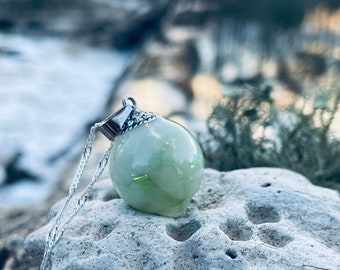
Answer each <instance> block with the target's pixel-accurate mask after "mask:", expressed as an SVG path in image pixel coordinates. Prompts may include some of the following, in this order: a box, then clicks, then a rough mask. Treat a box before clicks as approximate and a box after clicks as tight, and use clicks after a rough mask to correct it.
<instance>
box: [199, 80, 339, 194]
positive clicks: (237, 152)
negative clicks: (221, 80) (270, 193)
mask: <svg viewBox="0 0 340 270" xmlns="http://www.w3.org/2000/svg"><path fill="white" fill-rule="evenodd" d="M271 90H272V89H271V88H270V87H262V88H261V89H253V90H252V91H250V92H247V93H240V94H234V95H232V96H229V97H225V98H224V99H223V100H222V101H221V102H220V103H219V104H218V105H217V106H216V107H215V108H214V110H213V113H212V114H211V116H210V117H209V118H208V120H207V125H208V134H209V135H208V137H207V138H206V137H205V138H203V137H204V136H202V135H201V136H200V137H199V138H200V142H201V145H202V148H203V151H204V154H205V159H206V164H207V166H208V167H212V168H215V169H218V170H223V171H229V170H234V169H241V168H249V167H260V166H268V167H281V168H287V169H290V170H293V171H296V172H299V173H301V174H303V175H305V176H306V177H307V178H308V179H310V180H311V181H312V182H313V183H314V184H317V185H321V186H326V187H330V188H334V189H337V190H338V191H340V141H339V138H336V137H335V136H331V135H332V134H331V133H330V129H331V127H332V125H334V124H335V123H334V117H335V115H336V113H337V112H338V110H339V103H340V89H339V88H336V89H332V90H327V91H320V93H319V94H315V95H314V96H312V97H302V98H300V99H297V100H296V101H294V103H292V104H290V105H289V106H288V107H286V108H285V109H284V110H282V109H278V108H277V107H276V106H275V102H274V101H273V99H272V98H271Z"/></svg>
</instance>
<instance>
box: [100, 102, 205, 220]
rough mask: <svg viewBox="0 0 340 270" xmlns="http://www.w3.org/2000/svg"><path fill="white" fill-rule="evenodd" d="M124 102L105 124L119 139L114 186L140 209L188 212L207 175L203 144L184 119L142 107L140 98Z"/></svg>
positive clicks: (105, 130) (114, 152) (115, 148)
mask: <svg viewBox="0 0 340 270" xmlns="http://www.w3.org/2000/svg"><path fill="white" fill-rule="evenodd" d="M128 100H130V101H132V102H133V105H132V106H130V105H128V104H127V102H126V101H128ZM123 105H124V107H123V108H122V109H120V110H119V111H118V112H117V113H116V114H114V115H113V116H111V117H110V118H108V119H107V120H105V125H106V127H105V126H103V127H101V129H102V132H103V133H104V134H105V135H106V136H107V137H108V138H110V139H111V140H113V141H114V144H113V147H112V151H111V156H110V175H111V178H112V182H113V185H114V187H115V188H116V190H117V192H118V193H119V195H120V196H121V198H122V199H123V200H124V201H125V202H126V203H127V204H128V205H130V206H131V207H133V208H135V209H137V210H140V211H143V212H147V213H152V214H157V215H162V216H168V217H180V216H183V215H184V214H185V212H186V209H187V207H188V204H189V202H190V200H191V198H192V197H193V196H194V194H195V193H196V191H197V190H198V189H199V186H200V183H201V179H202V175H203V169H204V159H203V154H202V151H201V148H200V146H199V145H198V143H197V141H196V140H195V138H194V137H193V136H192V135H191V134H190V133H189V131H187V130H186V129H185V128H184V127H182V126H181V125H179V124H177V123H175V122H172V121H169V120H166V119H164V118H162V117H159V116H158V115H156V114H154V113H145V112H140V111H138V110H137V109H136V107H135V105H136V103H135V101H134V99H132V98H128V99H125V102H123ZM129 107H130V108H129ZM131 108H132V109H131ZM122 119H123V120H122ZM110 121H111V123H108V122H110ZM107 123H108V124H107Z"/></svg>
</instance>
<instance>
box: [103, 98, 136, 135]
mask: <svg viewBox="0 0 340 270" xmlns="http://www.w3.org/2000/svg"><path fill="white" fill-rule="evenodd" d="M128 100H131V102H132V104H133V105H132V106H131V105H130V104H128V103H127V101H128ZM122 103H123V107H122V108H120V109H119V110H118V111H116V112H115V113H113V114H112V115H110V116H109V117H107V118H106V119H105V120H104V121H103V122H102V123H101V125H100V126H99V130H100V131H101V132H102V133H103V134H104V135H105V136H106V137H107V138H108V139H109V140H111V141H112V140H113V139H114V138H115V137H117V136H118V135H120V134H121V133H122V132H123V126H124V124H125V122H126V121H127V119H128V118H129V117H130V115H131V114H132V112H133V111H134V110H135V106H136V102H135V100H134V99H133V98H132V97H126V98H124V99H123V102H122Z"/></svg>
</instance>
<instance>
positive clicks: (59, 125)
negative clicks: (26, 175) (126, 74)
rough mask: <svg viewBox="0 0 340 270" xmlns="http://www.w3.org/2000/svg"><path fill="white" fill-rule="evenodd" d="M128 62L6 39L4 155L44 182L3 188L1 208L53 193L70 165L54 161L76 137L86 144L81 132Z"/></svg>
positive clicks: (1, 70)
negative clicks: (13, 157) (14, 155)
mask: <svg viewBox="0 0 340 270" xmlns="http://www.w3.org/2000/svg"><path fill="white" fill-rule="evenodd" d="M128 58H129V55H128V54H122V53H117V52H114V51H109V50H103V49H94V48H90V47H86V46H82V45H79V44H75V43H72V42H69V41H63V40H58V39H55V38H33V37H23V36H18V35H6V34H0V156H1V155H6V153H11V152H21V153H22V154H23V155H22V158H21V160H20V166H21V167H22V168H27V169H28V170H29V171H30V172H32V173H33V174H34V175H37V176H39V178H40V179H41V181H40V182H32V181H20V182H19V183H17V184H14V185H9V186H5V187H0V204H21V203H32V202H37V201H40V200H42V199H43V198H45V197H46V196H47V195H48V194H49V191H50V190H51V187H52V186H53V184H55V182H56V180H57V179H58V177H59V176H60V173H61V171H62V170H63V169H64V168H65V166H66V165H67V164H66V163H67V162H68V160H67V158H66V157H63V158H60V159H57V160H54V161H53V162H50V161H49V160H50V159H51V158H52V157H53V156H55V155H57V154H58V153H59V151H60V150H63V149H64V148H65V147H68V146H69V144H70V143H71V142H72V141H73V140H74V138H75V137H76V136H79V140H80V144H83V143H84V139H85V138H83V136H82V137H80V131H82V130H83V129H84V127H85V126H86V125H87V124H88V123H90V122H91V121H93V120H95V119H96V118H97V117H98V116H99V114H100V112H103V110H104V105H105V102H106V100H107V98H108V95H109V94H110V91H111V90H112V86H113V84H114V81H115V80H116V79H117V77H119V75H120V74H121V72H122V70H123V68H124V66H125V65H126V63H127V61H128ZM68 150H69V151H70V152H72V151H74V149H72V146H71V149H68ZM78 150H79V146H78ZM0 166H1V164H0Z"/></svg>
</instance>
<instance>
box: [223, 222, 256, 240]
mask: <svg viewBox="0 0 340 270" xmlns="http://www.w3.org/2000/svg"><path fill="white" fill-rule="evenodd" d="M220 229H221V230H222V231H223V232H224V233H225V234H226V235H227V236H228V237H229V238H230V239H231V240H233V241H247V240H250V239H251V237H252V235H253V230H252V228H251V226H249V225H247V224H246V223H245V221H243V220H241V219H228V220H227V222H226V223H223V224H221V225H220Z"/></svg>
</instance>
